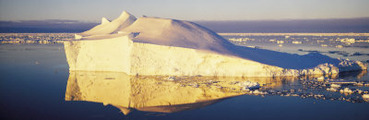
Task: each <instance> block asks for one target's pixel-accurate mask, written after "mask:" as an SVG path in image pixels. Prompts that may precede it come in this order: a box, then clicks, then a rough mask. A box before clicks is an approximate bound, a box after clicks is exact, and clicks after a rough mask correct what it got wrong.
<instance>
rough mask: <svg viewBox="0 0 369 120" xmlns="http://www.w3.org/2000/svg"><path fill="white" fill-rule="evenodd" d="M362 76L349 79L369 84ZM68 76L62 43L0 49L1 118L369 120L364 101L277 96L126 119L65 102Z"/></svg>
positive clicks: (111, 110)
mask: <svg viewBox="0 0 369 120" xmlns="http://www.w3.org/2000/svg"><path fill="white" fill-rule="evenodd" d="M365 74H366V75H364V77H361V78H357V77H355V76H354V77H350V79H367V78H368V77H367V73H365ZM68 77H69V71H68V65H67V62H66V59H65V55H64V49H63V45H62V44H56V45H36V44H22V45H13V44H0V109H1V112H0V119H2V120H5V119H22V120H23V119H78V120H82V119H88V120H91V119H150V120H151V119H158V120H173V119H175V120H177V119H178V120H179V119H184V120H186V119H214V120H228V119H293V120H296V119H300V120H304V119H306V120H311V119H317V120H328V119H342V120H343V119H344V120H348V119H355V120H368V119H369V114H368V111H369V104H368V103H367V102H361V103H352V102H347V101H342V100H333V101H332V100H323V99H313V98H305V99H303V98H301V97H285V96H279V95H265V96H260V95H242V96H238V97H232V98H228V99H224V100H220V101H215V102H214V103H212V104H210V105H208V106H203V107H200V108H194V109H190V110H185V111H180V112H174V113H160V112H144V111H140V110H137V109H132V111H131V112H130V113H129V114H128V115H124V114H123V113H122V112H121V111H120V109H118V108H116V107H114V106H112V105H106V106H104V105H103V104H102V103H97V102H86V101H65V94H66V88H67V83H68ZM283 84H284V85H285V86H288V85H290V82H284V83H283ZM359 99H360V98H359Z"/></svg>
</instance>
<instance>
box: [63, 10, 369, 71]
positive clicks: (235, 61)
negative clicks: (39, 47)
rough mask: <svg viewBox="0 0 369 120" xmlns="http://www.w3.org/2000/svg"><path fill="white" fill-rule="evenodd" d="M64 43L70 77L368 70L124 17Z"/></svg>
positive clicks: (175, 23)
mask: <svg viewBox="0 0 369 120" xmlns="http://www.w3.org/2000/svg"><path fill="white" fill-rule="evenodd" d="M75 39H76V40H72V41H66V42H65V43H64V47H65V53H66V57H67V61H68V64H69V68H70V70H72V71H75V70H78V71H115V72H124V73H126V74H128V75H170V76H195V75H201V76H238V77H273V76H307V75H326V76H329V75H333V74H337V73H339V72H345V71H355V70H366V69H367V64H364V63H362V62H360V61H350V60H342V59H334V58H330V57H328V56H324V55H321V54H319V53H310V54H307V55H297V54H288V53H282V52H276V51H270V50H265V49H259V48H248V47H242V46H237V45H234V44H232V43H230V42H229V41H227V40H226V39H224V38H223V37H221V36H219V35H218V34H216V33H215V32H213V31H211V30H209V29H207V28H205V27H203V26H200V25H198V24H195V23H192V22H188V21H182V20H174V19H165V18H156V17H140V18H136V17H134V16H133V15H131V14H129V13H127V12H125V11H124V12H123V13H122V14H121V15H120V16H119V17H118V18H117V19H115V20H113V21H109V20H107V19H106V18H102V23H101V24H100V25H97V26H95V27H94V28H92V29H90V30H88V31H85V32H83V33H79V34H76V35H75Z"/></svg>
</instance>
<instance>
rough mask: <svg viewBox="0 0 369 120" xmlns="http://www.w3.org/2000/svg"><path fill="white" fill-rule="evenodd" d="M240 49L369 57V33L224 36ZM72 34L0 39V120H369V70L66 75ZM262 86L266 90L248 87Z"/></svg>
mask: <svg viewBox="0 0 369 120" xmlns="http://www.w3.org/2000/svg"><path fill="white" fill-rule="evenodd" d="M220 35H222V36H223V37H224V38H226V39H228V40H229V41H231V42H232V43H234V44H237V45H241V46H246V47H252V48H257V49H269V50H275V51H280V52H288V53H291V54H300V55H303V54H308V53H311V52H315V53H320V54H324V55H328V56H330V57H334V58H343V59H346V58H348V59H352V60H359V61H363V62H368V60H369V35H368V34H354V33H347V34H334V33H331V34H320V33H314V34H308V33H295V34H287V33H270V34H268V33H252V34H247V33H244V34H242V33H221V34H220ZM71 39H73V34H69V33H6V34H5V33H2V34H0V42H1V43H0V109H1V112H0V119H2V120H6V119H50V120H53V119H76V120H77V119H78V120H83V119H86V120H93V119H99V120H100V119H132V120H136V119H139V120H147V119H149V120H152V119H154V120H155V119H158V120H190V119H191V120H193V119H201V120H202V119H212V120H228V119H256V120H257V119H285V120H296V119H299V120H311V119H314V120H331V119H332V120H333V119H334V120H351V119H352V120H368V119H369V114H368V111H369V101H368V100H367V99H363V97H362V95H363V94H369V93H368V91H369V73H368V72H367V71H354V72H348V73H342V74H338V75H334V76H309V77H275V78H225V77H201V76H194V77H188V76H187V77H186V76H184V77H174V76H150V77H145V76H128V75H125V74H122V73H114V72H83V71H80V72H71V71H68V64H67V61H66V57H65V53H64V47H63V41H64V40H71ZM246 83H247V84H249V83H258V84H260V88H252V89H251V88H250V89H245V88H244V85H245V84H246Z"/></svg>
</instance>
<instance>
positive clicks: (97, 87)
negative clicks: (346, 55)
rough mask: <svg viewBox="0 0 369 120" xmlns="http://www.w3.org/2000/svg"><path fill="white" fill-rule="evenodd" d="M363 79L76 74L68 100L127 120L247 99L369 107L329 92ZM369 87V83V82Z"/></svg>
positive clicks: (73, 73)
mask: <svg viewBox="0 0 369 120" xmlns="http://www.w3.org/2000/svg"><path fill="white" fill-rule="evenodd" d="M351 75H353V76H351ZM363 75H364V76H365V75H366V71H365V72H356V73H350V74H346V75H340V76H330V77H329V78H326V79H323V80H321V79H320V78H321V76H308V77H304V78H303V77H274V78H271V77H269V78H240V77H168V76H129V75H126V74H125V73H120V72H82V71H70V75H69V79H68V84H67V89H66V94H65V100H66V101H88V102H97V103H103V104H104V105H113V106H115V107H117V108H119V109H120V110H121V111H122V112H123V113H124V114H128V113H129V112H130V111H131V110H132V109H135V110H139V111H147V112H163V113H172V112H179V111H184V110H190V109H196V108H201V107H204V106H208V105H211V104H214V103H216V102H219V101H222V100H224V99H226V98H230V97H234V96H239V95H245V94H248V95H250V94H253V95H263V96H270V95H277V96H299V97H302V98H306V97H310V98H315V99H324V100H343V101H347V100H350V102H363V99H362V98H361V97H360V98H357V97H356V96H361V95H362V94H367V93H365V91H362V93H357V92H355V91H354V92H355V93H354V94H352V95H351V97H350V96H343V94H341V93H339V92H330V91H327V90H326V89H327V88H329V87H330V84H331V83H332V82H335V84H337V82H340V81H337V80H341V79H342V78H343V79H345V78H352V77H354V78H357V79H360V78H361V77H363ZM247 82H255V83H256V82H257V83H258V84H260V86H261V88H260V89H257V90H245V89H244V86H243V83H247ZM364 82H367V83H368V81H364ZM351 86H352V85H351ZM340 89H344V88H343V87H342V88H340ZM352 90H354V89H352Z"/></svg>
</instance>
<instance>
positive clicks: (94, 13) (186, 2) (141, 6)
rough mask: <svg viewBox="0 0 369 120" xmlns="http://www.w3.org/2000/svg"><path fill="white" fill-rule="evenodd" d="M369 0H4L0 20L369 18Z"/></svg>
mask: <svg viewBox="0 0 369 120" xmlns="http://www.w3.org/2000/svg"><path fill="white" fill-rule="evenodd" d="M368 5H369V0H0V20H45V19H68V20H81V21H99V20H100V18H101V17H107V18H108V19H114V18H116V17H117V16H119V14H120V13H121V12H122V11H123V10H126V11H128V12H130V13H132V14H133V15H135V16H138V17H140V16H142V15H147V16H157V17H165V18H175V19H184V20H281V19H329V18H358V17H369V14H368V13H369V7H368Z"/></svg>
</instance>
